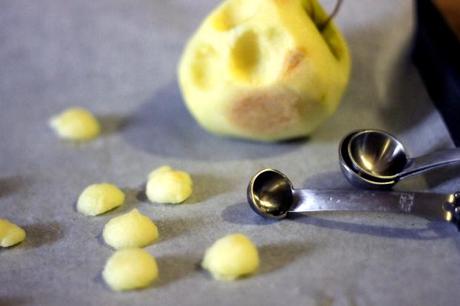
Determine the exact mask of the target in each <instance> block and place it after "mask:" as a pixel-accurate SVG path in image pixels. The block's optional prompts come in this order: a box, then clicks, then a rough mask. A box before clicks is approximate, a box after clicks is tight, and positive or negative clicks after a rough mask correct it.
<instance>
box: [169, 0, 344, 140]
mask: <svg viewBox="0 0 460 306" xmlns="http://www.w3.org/2000/svg"><path fill="white" fill-rule="evenodd" d="M327 17H328V16H327V14H326V13H325V11H324V10H323V8H322V7H321V6H320V5H319V4H318V2H317V1H316V0H226V1H224V2H223V3H222V4H221V5H220V6H219V7H217V8H216V9H215V10H214V11H212V12H211V13H210V14H209V15H208V16H207V17H206V18H205V19H204V21H203V22H202V24H201V26H200V27H199V28H198V30H197V31H196V33H195V34H194V35H193V37H192V38H191V39H190V41H189V42H188V44H187V46H186V48H185V50H184V52H183V54H182V57H181V60H180V63H179V68H178V75H179V84H180V88H181V91H182V94H183V97H184V100H185V103H186V105H187V108H188V109H189V111H190V112H191V114H192V115H193V116H194V117H195V119H196V120H197V121H198V123H199V124H200V125H201V126H202V127H203V128H205V129H206V130H208V131H210V132H212V133H215V134H218V135H223V136H231V137H239V138H246V139H252V140H261V141H278V140H284V139H289V138H296V137H302V136H307V135H308V134H309V133H311V132H312V131H313V130H314V129H315V128H316V127H318V126H319V125H320V123H322V122H323V121H324V120H325V119H326V118H327V117H328V116H330V115H331V114H332V113H333V112H334V111H335V110H336V109H337V106H338V104H339V101H340V99H341V97H342V94H343V92H344V89H345V87H346V85H347V83H348V79H349V72H350V56H349V52H348V48H347V45H346V42H345V40H344V38H343V37H342V35H341V34H340V32H339V31H338V29H337V28H336V26H335V25H334V24H333V23H332V22H330V23H328V24H327V26H326V27H325V28H324V29H322V26H321V25H323V24H324V21H325V20H326V19H327Z"/></svg>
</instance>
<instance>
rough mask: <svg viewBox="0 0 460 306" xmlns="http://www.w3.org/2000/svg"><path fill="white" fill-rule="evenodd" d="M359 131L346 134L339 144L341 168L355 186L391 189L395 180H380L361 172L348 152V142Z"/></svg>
mask: <svg viewBox="0 0 460 306" xmlns="http://www.w3.org/2000/svg"><path fill="white" fill-rule="evenodd" d="M356 133H359V131H357V132H352V133H350V134H348V135H347V136H345V137H344V138H343V139H342V141H341V142H340V145H339V160H340V169H341V170H342V173H343V174H344V176H345V178H346V179H347V180H348V181H349V182H350V183H351V184H352V185H353V186H355V187H358V188H364V189H390V188H391V187H392V186H393V185H394V184H396V181H395V180H379V179H376V178H374V177H372V176H369V175H367V174H366V173H365V172H359V171H358V170H356V168H355V167H354V165H353V162H352V161H351V158H350V156H349V154H348V144H349V142H350V139H351V138H352V137H353V136H354V135H355V134H356Z"/></svg>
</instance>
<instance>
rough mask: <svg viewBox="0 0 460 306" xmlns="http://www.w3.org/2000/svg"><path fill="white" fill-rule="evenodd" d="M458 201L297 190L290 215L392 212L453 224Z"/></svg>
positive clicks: (416, 195) (414, 194)
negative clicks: (339, 212) (330, 212)
mask: <svg viewBox="0 0 460 306" xmlns="http://www.w3.org/2000/svg"><path fill="white" fill-rule="evenodd" d="M457 195H458V196H457ZM457 197H460V194H458V193H457V194H455V195H453V194H452V195H445V194H436V193H417V192H385V191H366V190H364V191H361V190H310V189H295V190H294V205H293V209H291V210H290V211H289V212H290V213H304V214H305V213H313V212H324V211H357V212H358V211H362V212H389V213H404V214H413V215H417V216H421V217H425V218H427V219H431V220H445V221H455V222H457V220H452V214H451V213H452V212H453V210H454V209H456V208H457V206H458V205H459V204H460V203H458V202H460V201H457ZM446 203H451V205H452V210H451V209H450V208H449V206H446ZM457 210H458V209H457Z"/></svg>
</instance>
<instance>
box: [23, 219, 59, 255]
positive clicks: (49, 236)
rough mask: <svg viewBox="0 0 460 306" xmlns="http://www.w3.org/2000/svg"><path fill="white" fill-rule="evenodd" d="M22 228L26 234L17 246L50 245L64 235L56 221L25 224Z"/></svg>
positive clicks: (34, 246)
mask: <svg viewBox="0 0 460 306" xmlns="http://www.w3.org/2000/svg"><path fill="white" fill-rule="evenodd" d="M23 229H24V230H25V231H26V235H27V236H26V239H25V240H24V242H22V243H21V244H20V245H19V246H21V247H23V248H26V249H27V248H36V247H41V246H45V245H50V244H53V243H55V242H56V241H58V240H59V239H61V238H63V237H64V230H63V229H62V225H61V224H59V223H57V222H49V223H34V224H27V225H24V226H23Z"/></svg>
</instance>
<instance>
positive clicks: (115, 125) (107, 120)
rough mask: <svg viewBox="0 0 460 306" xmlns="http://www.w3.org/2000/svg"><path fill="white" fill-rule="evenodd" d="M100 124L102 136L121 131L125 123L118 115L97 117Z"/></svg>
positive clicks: (123, 117)
mask: <svg viewBox="0 0 460 306" xmlns="http://www.w3.org/2000/svg"><path fill="white" fill-rule="evenodd" d="M98 120H99V122H100V124H101V133H102V135H103V136H107V135H111V134H114V133H117V132H119V131H121V130H122V129H123V128H124V127H125V126H126V123H127V119H126V117H125V116H122V115H118V114H108V115H101V116H98Z"/></svg>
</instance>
